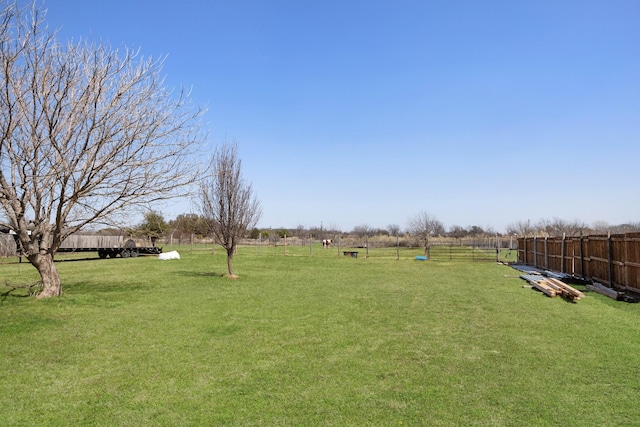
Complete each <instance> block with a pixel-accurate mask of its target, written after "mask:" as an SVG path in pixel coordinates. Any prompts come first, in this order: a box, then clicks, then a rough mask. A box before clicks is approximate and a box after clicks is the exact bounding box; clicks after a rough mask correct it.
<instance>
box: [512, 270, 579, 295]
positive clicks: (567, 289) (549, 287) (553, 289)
mask: <svg viewBox="0 0 640 427" xmlns="http://www.w3.org/2000/svg"><path fill="white" fill-rule="evenodd" d="M520 278H522V279H524V280H526V281H527V282H529V283H530V284H531V286H532V287H534V288H536V289H537V290H539V291H540V292H542V293H543V294H545V295H547V296H549V297H551V298H553V297H555V296H561V297H562V298H565V299H568V300H571V301H577V300H579V299H580V298H584V294H583V293H582V292H580V291H579V290H577V289H576V288H574V287H572V286H569V285H567V284H566V283H564V282H563V281H561V280H558V279H556V278H553V277H544V276H542V275H540V274H523V275H521V276H520Z"/></svg>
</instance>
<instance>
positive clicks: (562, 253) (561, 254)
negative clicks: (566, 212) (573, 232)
mask: <svg viewBox="0 0 640 427" xmlns="http://www.w3.org/2000/svg"><path fill="white" fill-rule="evenodd" d="M566 237H567V233H562V248H561V249H560V273H564V243H565V238H566Z"/></svg>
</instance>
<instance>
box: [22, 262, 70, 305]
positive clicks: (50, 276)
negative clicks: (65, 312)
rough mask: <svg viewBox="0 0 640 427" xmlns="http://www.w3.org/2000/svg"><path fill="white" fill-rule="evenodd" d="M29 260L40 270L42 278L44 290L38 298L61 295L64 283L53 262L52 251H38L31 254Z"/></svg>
mask: <svg viewBox="0 0 640 427" xmlns="http://www.w3.org/2000/svg"><path fill="white" fill-rule="evenodd" d="M28 259H29V262H30V263H31V264H32V265H33V266H34V267H35V268H36V269H37V270H38V273H40V278H41V280H42V292H41V293H40V294H39V295H38V298H50V297H59V296H60V295H61V294H62V283H61V282H60V275H59V274H58V269H57V268H56V266H55V264H54V263H53V255H52V254H51V253H50V252H44V253H42V252H41V253H38V254H36V255H32V256H29V258H28Z"/></svg>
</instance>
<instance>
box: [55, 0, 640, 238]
mask: <svg viewBox="0 0 640 427" xmlns="http://www.w3.org/2000/svg"><path fill="white" fill-rule="evenodd" d="M45 8H46V9H47V10H48V12H47V18H46V21H47V23H48V25H49V27H50V28H51V29H59V39H60V40H61V41H68V40H71V39H73V40H78V39H80V38H92V39H93V40H102V41H105V42H108V43H109V44H110V45H111V46H112V47H114V48H121V47H123V46H127V47H131V48H139V49H140V51H141V54H143V55H145V56H153V57H163V56H166V60H165V63H164V67H163V74H165V77H166V80H165V82H166V84H167V85H168V86H170V87H176V88H177V87H181V86H182V87H186V88H189V89H191V96H192V100H193V102H194V103H196V104H197V105H200V106H204V107H207V109H208V111H207V114H206V116H205V120H206V123H205V129H204V130H205V131H206V132H207V134H208V141H207V143H208V144H209V145H210V147H213V146H215V145H216V144H220V143H223V142H224V141H225V140H226V141H236V142H237V144H238V150H239V155H240V158H241V159H242V170H243V174H244V177H245V179H246V180H247V181H249V182H251V183H252V185H253V189H254V192H255V194H256V197H257V198H258V200H260V202H261V204H262V208H263V215H262V218H261V220H260V222H259V224H258V226H259V227H261V228H268V227H271V228H280V227H286V228H296V227H298V226H303V227H308V228H312V227H320V226H322V227H324V228H335V229H339V230H342V231H350V230H352V229H353V228H354V227H356V226H359V225H368V226H370V227H375V228H386V227H387V226H388V225H390V224H397V225H399V226H400V227H401V228H402V229H405V228H406V226H407V223H408V220H409V219H410V218H411V217H412V216H415V215H417V214H419V213H421V212H427V213H429V214H430V215H432V216H435V217H436V218H437V219H439V220H440V221H441V222H442V223H443V224H444V225H445V227H447V228H449V227H452V226H454V225H456V226H462V227H469V226H472V225H477V226H480V227H483V228H485V229H492V230H495V231H497V232H502V231H505V230H506V227H507V226H508V225H510V224H513V223H515V222H518V221H531V222H532V223H534V222H536V221H538V220H540V219H551V218H559V219H564V220H568V221H572V220H579V221H583V222H586V223H587V224H591V223H593V222H596V221H605V222H608V223H610V224H621V223H626V222H639V221H640V186H639V184H640V180H639V173H638V170H639V168H638V165H639V163H640V162H639V161H640V24H639V23H640V2H639V1H637V0H602V1H591V0H577V1H570V0H552V1H545V0H538V1H513V0H504V1H502V0H486V1H458V0H452V1H426V0H425V1H404V0H393V1H391V0H390V1H375V0H371V1H350V0H342V1H331V0H323V1H304V0H273V1H270V0H262V1H249V0H228V1H226V0H224V1H219V0H208V1H204V0H181V1H180V2H178V1H175V0H174V1H167V0H127V1H124V0H109V1H91V0H89V1H87V0H47V1H45ZM193 206H194V203H193V202H192V201H189V200H183V201H180V202H175V203H172V204H170V205H167V206H164V207H161V209H160V210H161V211H162V212H163V213H164V215H165V218H166V219H167V220H168V219H172V218H174V217H175V216H176V215H178V214H180V213H189V212H193V213H197V212H194V208H193Z"/></svg>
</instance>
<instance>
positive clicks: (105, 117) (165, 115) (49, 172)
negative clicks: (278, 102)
mask: <svg viewBox="0 0 640 427" xmlns="http://www.w3.org/2000/svg"><path fill="white" fill-rule="evenodd" d="M4 4H5V5H6V6H4V10H2V11H1V12H0V65H1V67H2V68H1V70H0V211H2V213H3V214H4V215H3V216H4V217H5V218H6V220H5V222H6V224H3V225H5V226H7V227H8V228H9V229H11V230H13V231H14V232H15V233H17V237H18V244H19V246H20V249H21V250H22V252H23V254H24V255H25V256H26V258H27V259H28V260H29V262H30V263H31V264H32V265H33V266H34V267H35V268H36V269H37V270H38V272H39V273H40V276H41V280H42V284H43V290H42V292H41V293H40V295H39V297H51V296H57V295H60V293H61V290H62V286H61V282H60V277H59V274H58V272H57V270H56V267H55V265H54V263H53V256H54V253H55V251H56V250H57V249H58V247H59V246H60V243H61V242H62V241H63V240H64V239H65V238H66V237H67V236H69V235H70V234H72V233H74V232H76V231H78V230H80V229H81V228H82V227H84V226H86V225H87V224H89V223H94V222H109V220H110V219H113V218H114V217H115V216H116V215H121V214H122V213H123V212H125V211H128V212H130V211H131V209H132V208H134V207H135V206H137V205H144V206H148V205H149V204H150V203H153V202H156V201H159V200H163V199H166V198H169V197H175V196H178V195H180V194H179V193H183V192H184V187H185V185H188V184H190V183H192V182H193V169H194V168H193V166H192V165H191V164H189V162H188V161H187V159H189V155H190V152H191V151H192V148H196V147H197V143H198V142H199V140H200V133H199V126H198V122H199V121H198V118H199V117H200V115H201V113H202V112H201V111H198V110H197V109H194V108H192V107H191V106H190V105H189V99H188V96H187V94H185V93H184V92H183V91H177V92H176V93H174V92H173V91H171V90H169V89H167V88H165V86H164V82H163V79H162V76H161V75H160V72H161V69H162V61H161V60H155V59H148V58H142V57H140V56H139V55H138V53H137V52H135V51H132V50H129V49H123V50H113V49H111V48H109V47H108V46H106V45H104V44H102V43H98V44H96V43H92V42H89V41H80V42H77V43H68V44H66V45H63V44H61V43H59V42H58V41H57V39H56V33H55V32H50V31H49V30H48V29H47V27H46V25H45V23H44V15H45V12H44V10H43V9H40V8H38V7H37V6H36V5H35V3H34V4H33V5H32V6H31V7H27V8H21V7H19V6H18V5H17V3H11V4H7V3H4ZM0 225H2V224H0Z"/></svg>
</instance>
